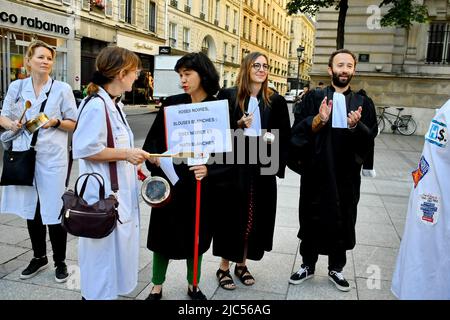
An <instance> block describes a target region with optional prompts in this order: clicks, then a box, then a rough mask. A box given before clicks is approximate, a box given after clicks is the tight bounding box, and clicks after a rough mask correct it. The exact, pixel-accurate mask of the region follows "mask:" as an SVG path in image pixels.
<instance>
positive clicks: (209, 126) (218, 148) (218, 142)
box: [164, 100, 231, 154]
mask: <svg viewBox="0 0 450 320" xmlns="http://www.w3.org/2000/svg"><path fill="white" fill-rule="evenodd" d="M164 115H165V121H166V130H167V131H166V137H167V148H168V150H172V151H175V152H190V151H193V152H195V153H207V154H210V153H213V152H230V151H231V135H230V130H229V129H230V126H229V123H230V121H229V115H228V101H227V100H219V101H209V102H201V103H191V104H182V105H176V106H171V107H166V108H165V109H164Z"/></svg>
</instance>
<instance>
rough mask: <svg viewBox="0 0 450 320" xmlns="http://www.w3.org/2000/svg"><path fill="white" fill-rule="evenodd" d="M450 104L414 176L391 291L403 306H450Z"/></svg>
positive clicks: (427, 138)
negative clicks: (430, 302)
mask: <svg viewBox="0 0 450 320" xmlns="http://www.w3.org/2000/svg"><path fill="white" fill-rule="evenodd" d="M449 124H450V100H448V101H447V102H446V103H445V104H444V105H443V106H442V107H441V108H440V109H439V110H437V111H436V115H435V116H434V117H433V119H432V120H431V123H430V127H429V129H428V132H427V134H425V142H424V146H423V151H422V155H421V157H420V159H419V163H418V166H417V169H416V170H414V171H413V172H412V180H413V185H412V186H411V193H410V195H409V202H408V212H407V214H406V221H405V231H404V232H403V237H402V242H401V243H400V249H399V252H398V256H397V263H396V265H395V269H394V273H393V276H392V286H391V290H392V292H393V293H394V295H395V296H396V297H397V298H399V299H402V300H450V241H449V240H450V193H449V190H450V179H449V176H450V144H449V143H448V140H449V132H448V126H449Z"/></svg>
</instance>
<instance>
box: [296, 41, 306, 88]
mask: <svg viewBox="0 0 450 320" xmlns="http://www.w3.org/2000/svg"><path fill="white" fill-rule="evenodd" d="M303 51H305V47H304V46H302V45H301V44H300V45H299V46H298V48H297V58H298V69H297V92H296V93H297V94H296V95H297V96H298V91H299V89H300V61H301V59H302V55H303Z"/></svg>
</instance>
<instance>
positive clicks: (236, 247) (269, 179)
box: [213, 87, 290, 262]
mask: <svg viewBox="0 0 450 320" xmlns="http://www.w3.org/2000/svg"><path fill="white" fill-rule="evenodd" d="M236 96H237V88H235V87H234V88H228V89H223V90H221V91H219V94H218V95H217V98H218V99H219V100H221V99H227V100H228V103H229V107H230V114H231V116H230V118H231V119H232V121H231V126H232V128H233V129H236V127H237V121H238V120H239V119H240V118H241V117H242V115H243V114H242V111H241V109H240V108H239V107H238V106H237V105H236ZM258 100H259V110H260V114H261V127H262V129H267V130H268V131H271V130H272V133H274V134H275V139H276V140H278V141H277V142H278V145H279V150H278V154H277V155H274V154H272V157H271V159H272V160H271V161H272V162H274V161H275V162H276V166H277V168H276V170H275V172H274V173H272V174H270V175H261V169H262V168H264V167H270V164H264V163H261V162H260V161H257V163H254V164H252V162H251V160H250V159H251V158H250V157H249V152H250V150H251V149H253V147H255V146H256V147H257V149H253V150H259V148H260V144H264V145H265V146H264V147H266V146H267V144H266V143H265V142H263V141H262V138H256V137H245V138H244V137H242V133H243V131H242V130H238V133H236V134H235V135H236V136H237V135H239V134H240V135H241V139H239V138H235V139H234V146H233V153H234V165H232V169H233V171H232V172H229V175H230V176H231V179H232V180H231V181H229V185H228V188H227V187H224V188H223V196H224V197H225V198H226V199H228V201H227V202H226V203H225V204H223V203H221V206H220V208H218V210H217V212H218V214H217V215H215V217H216V229H215V231H214V239H213V254H214V255H215V256H220V257H223V258H225V259H228V260H232V261H236V262H240V261H242V259H243V257H244V247H245V232H246V228H247V222H248V202H249V196H250V192H249V190H250V180H251V179H253V186H254V195H255V208H254V214H253V221H252V228H251V230H252V231H251V232H250V234H249V238H248V242H247V244H248V248H247V258H248V259H251V260H261V259H262V257H263V255H264V252H265V251H271V250H272V243H273V233H274V228H275V216H276V207H277V185H276V176H278V177H279V178H284V172H285V167H286V161H287V152H288V145H289V138H290V121H289V112H288V108H287V104H286V101H285V100H284V98H283V97H281V96H280V95H278V94H276V93H274V94H273V95H272V96H271V98H270V106H264V102H263V99H262V97H261V96H258ZM245 107H246V109H247V107H248V101H246V102H245ZM274 129H278V130H279V131H278V132H275V131H273V130H274ZM239 140H240V141H243V140H244V141H245V145H243V146H242V145H240V146H237V141H239ZM251 144H252V147H250V145H251ZM241 147H243V148H241ZM268 147H269V148H268V149H269V153H268V154H269V155H271V153H273V152H275V149H273V148H271V146H270V145H269V146H268ZM258 152H259V151H258ZM242 153H245V157H244V159H245V161H242V162H244V163H238V162H237V159H238V158H240V159H241V160H242V159H243V154H242ZM253 154H254V153H253Z"/></svg>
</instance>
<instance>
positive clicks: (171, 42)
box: [169, 38, 177, 48]
mask: <svg viewBox="0 0 450 320" xmlns="http://www.w3.org/2000/svg"><path fill="white" fill-rule="evenodd" d="M169 44H170V46H171V47H172V48H175V47H176V46H177V39H174V38H169Z"/></svg>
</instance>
